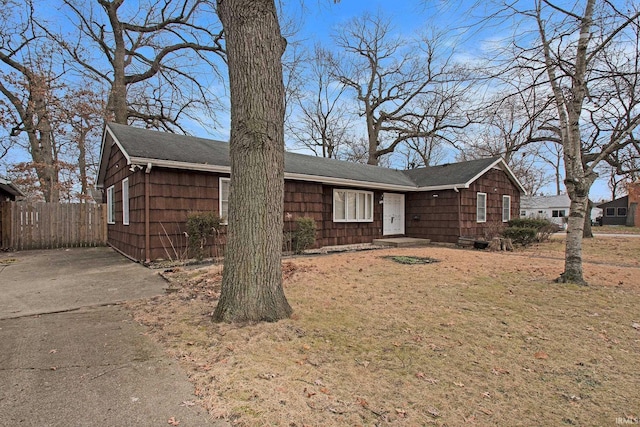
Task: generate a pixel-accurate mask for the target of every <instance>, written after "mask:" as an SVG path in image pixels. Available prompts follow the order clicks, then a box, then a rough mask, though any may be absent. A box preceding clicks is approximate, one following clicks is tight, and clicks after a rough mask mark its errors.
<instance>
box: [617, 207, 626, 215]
mask: <svg viewBox="0 0 640 427" xmlns="http://www.w3.org/2000/svg"><path fill="white" fill-rule="evenodd" d="M618 216H627V208H618Z"/></svg>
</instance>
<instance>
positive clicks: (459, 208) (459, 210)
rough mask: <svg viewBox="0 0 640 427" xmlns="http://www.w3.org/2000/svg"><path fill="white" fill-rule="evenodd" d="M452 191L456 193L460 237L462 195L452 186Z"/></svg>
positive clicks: (459, 234)
mask: <svg viewBox="0 0 640 427" xmlns="http://www.w3.org/2000/svg"><path fill="white" fill-rule="evenodd" d="M453 191H455V192H456V193H458V237H462V193H461V192H460V190H458V187H456V186H454V187H453Z"/></svg>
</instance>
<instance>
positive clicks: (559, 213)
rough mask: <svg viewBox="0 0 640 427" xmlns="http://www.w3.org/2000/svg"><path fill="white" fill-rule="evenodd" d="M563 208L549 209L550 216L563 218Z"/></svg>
mask: <svg viewBox="0 0 640 427" xmlns="http://www.w3.org/2000/svg"><path fill="white" fill-rule="evenodd" d="M565 216H566V215H565V210H564V209H552V210H551V218H564V217H565Z"/></svg>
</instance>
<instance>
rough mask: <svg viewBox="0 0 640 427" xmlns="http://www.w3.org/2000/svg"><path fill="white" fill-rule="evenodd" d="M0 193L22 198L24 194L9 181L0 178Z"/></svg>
mask: <svg viewBox="0 0 640 427" xmlns="http://www.w3.org/2000/svg"><path fill="white" fill-rule="evenodd" d="M0 193H6V194H9V195H10V196H12V197H13V198H16V197H23V196H24V193H23V192H22V191H21V190H20V189H19V188H18V187H17V186H16V185H15V184H14V183H13V182H11V181H9V180H8V179H6V178H3V177H1V176H0Z"/></svg>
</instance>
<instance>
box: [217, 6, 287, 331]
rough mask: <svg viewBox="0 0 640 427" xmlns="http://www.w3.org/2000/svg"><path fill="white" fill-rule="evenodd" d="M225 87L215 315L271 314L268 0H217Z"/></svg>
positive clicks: (276, 104)
mask: <svg viewBox="0 0 640 427" xmlns="http://www.w3.org/2000/svg"><path fill="white" fill-rule="evenodd" d="M218 14H219V16H220V20H221V21H222V25H223V28H224V33H225V37H226V48H227V58H228V65H229V84H230V90H231V142H230V155H231V182H230V194H229V218H228V222H229V227H228V238H229V240H228V245H227V249H226V253H225V261H224V273H223V279H222V291H221V295H220V300H219V302H218V306H217V307H216V310H215V311H214V314H213V318H214V320H215V321H226V322H247V321H277V320H279V319H283V318H287V317H289V315H290V314H291V311H292V310H291V307H290V306H289V303H288V302H287V299H286V297H285V295H284V291H283V289H282V267H281V254H282V232H283V217H282V212H283V198H284V84H283V79H282V62H281V57H282V54H283V53H284V50H285V47H286V40H285V39H284V38H283V37H282V35H281V33H280V26H279V23H278V18H277V13H276V7H275V3H274V1H273V0H254V1H250V2H247V1H242V0H219V1H218Z"/></svg>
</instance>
